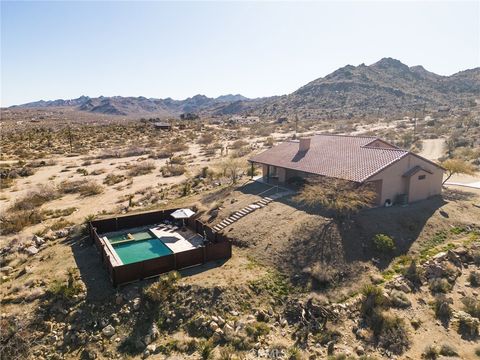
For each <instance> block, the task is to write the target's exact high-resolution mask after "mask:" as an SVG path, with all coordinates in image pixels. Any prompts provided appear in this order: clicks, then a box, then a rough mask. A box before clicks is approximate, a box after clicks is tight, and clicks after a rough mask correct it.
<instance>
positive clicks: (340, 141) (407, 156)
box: [249, 135, 444, 206]
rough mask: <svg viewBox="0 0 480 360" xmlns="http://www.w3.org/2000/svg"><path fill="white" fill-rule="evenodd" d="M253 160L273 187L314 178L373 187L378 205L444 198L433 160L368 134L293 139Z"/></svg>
mask: <svg viewBox="0 0 480 360" xmlns="http://www.w3.org/2000/svg"><path fill="white" fill-rule="evenodd" d="M249 162H250V163H251V164H252V166H253V165H254V164H258V165H261V166H262V176H263V181H265V182H268V183H278V184H282V183H288V182H290V181H292V180H294V179H298V178H302V179H305V178H308V177H311V176H325V177H331V178H337V179H344V180H348V181H353V182H356V183H359V184H363V183H372V185H373V186H374V189H375V191H376V192H377V200H376V204H377V205H379V206H381V205H388V204H393V203H407V202H409V203H410V202H415V201H419V200H423V199H427V198H429V197H431V196H434V195H439V194H440V193H441V190H442V179H443V172H444V169H443V168H442V167H441V166H439V165H437V164H435V163H433V162H431V161H430V160H427V159H425V158H423V157H421V156H419V155H417V154H414V153H412V152H410V151H407V150H403V149H400V148H398V147H397V146H394V145H392V144H389V143H388V142H386V141H383V140H381V139H378V138H376V137H367V136H347V135H314V136H312V137H310V138H301V139H299V140H290V141H286V142H283V143H281V144H279V145H276V146H274V147H272V148H270V149H268V150H266V151H264V152H262V153H260V154H258V155H255V156H254V157H252V158H251V159H249Z"/></svg>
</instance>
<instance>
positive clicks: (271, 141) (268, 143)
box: [264, 136, 275, 147]
mask: <svg viewBox="0 0 480 360" xmlns="http://www.w3.org/2000/svg"><path fill="white" fill-rule="evenodd" d="M274 143H275V140H274V139H273V137H271V136H269V137H268V138H267V139H266V140H265V144H264V145H265V146H269V147H272V146H273V144H274Z"/></svg>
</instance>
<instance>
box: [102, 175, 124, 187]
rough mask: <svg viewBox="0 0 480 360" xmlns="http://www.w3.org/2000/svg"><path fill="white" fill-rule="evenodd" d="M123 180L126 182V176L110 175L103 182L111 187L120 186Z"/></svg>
mask: <svg viewBox="0 0 480 360" xmlns="http://www.w3.org/2000/svg"><path fill="white" fill-rule="evenodd" d="M123 180H125V175H116V174H108V175H107V176H106V177H105V179H104V180H103V183H104V184H105V185H109V186H111V185H115V184H118V183H120V182H122V181H123Z"/></svg>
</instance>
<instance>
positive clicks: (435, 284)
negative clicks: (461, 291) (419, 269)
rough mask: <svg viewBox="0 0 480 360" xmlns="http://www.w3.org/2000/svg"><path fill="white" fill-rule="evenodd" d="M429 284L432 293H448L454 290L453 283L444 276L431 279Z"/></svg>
mask: <svg viewBox="0 0 480 360" xmlns="http://www.w3.org/2000/svg"><path fill="white" fill-rule="evenodd" d="M428 286H429V288H430V291H431V292H432V293H434V294H435V293H444V294H446V293H448V292H449V291H450V290H452V285H451V284H450V283H449V282H448V281H447V279H444V278H433V279H430V281H429V283H428Z"/></svg>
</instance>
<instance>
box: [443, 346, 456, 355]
mask: <svg viewBox="0 0 480 360" xmlns="http://www.w3.org/2000/svg"><path fill="white" fill-rule="evenodd" d="M440 355H443V356H458V351H457V349H455V348H454V347H453V346H452V345H449V344H443V345H442V346H441V347H440Z"/></svg>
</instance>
